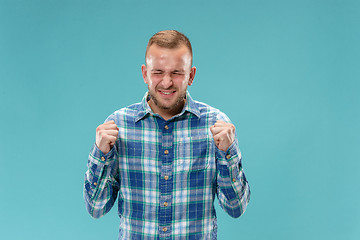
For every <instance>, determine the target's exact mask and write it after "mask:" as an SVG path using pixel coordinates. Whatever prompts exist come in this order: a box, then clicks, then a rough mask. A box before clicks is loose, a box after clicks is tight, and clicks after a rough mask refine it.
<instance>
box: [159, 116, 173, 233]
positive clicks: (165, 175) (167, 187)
mask: <svg viewBox="0 0 360 240" xmlns="http://www.w3.org/2000/svg"><path fill="white" fill-rule="evenodd" d="M163 124H164V123H163ZM159 125H160V126H161V123H160V124H159ZM172 126H173V124H172V123H171V122H169V123H167V124H166V123H165V124H164V125H162V127H161V128H160V131H161V132H162V142H161V145H162V152H161V153H160V155H162V166H161V175H162V179H161V182H160V212H159V218H160V221H159V224H160V225H159V231H160V239H163V238H164V239H165V238H166V239H167V238H168V237H169V236H170V234H171V225H170V224H171V222H172V207H171V204H170V203H171V202H172V197H173V196H172V194H173V189H172V188H173V183H172V169H173V161H174V159H173V158H174V153H173V152H172V151H173V149H174V148H173V135H172Z"/></svg>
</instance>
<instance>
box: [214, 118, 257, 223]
mask: <svg viewBox="0 0 360 240" xmlns="http://www.w3.org/2000/svg"><path fill="white" fill-rule="evenodd" d="M217 119H218V121H217V122H216V123H215V125H214V126H212V127H211V128H210V129H211V132H212V133H213V137H214V141H215V144H216V146H217V147H216V152H215V156H216V160H217V161H216V162H217V183H216V184H217V186H216V193H217V196H218V199H219V203H220V206H221V207H222V208H223V209H224V210H225V211H226V212H227V213H228V214H229V215H230V216H232V217H240V216H241V215H242V214H243V213H244V212H245V210H246V207H247V204H248V203H249V200H250V187H249V184H248V182H247V180H246V177H245V174H244V171H243V169H242V164H241V153H240V150H239V146H238V141H237V139H236V135H235V127H234V125H232V124H231V123H230V120H229V119H228V118H227V116H226V115H225V114H222V113H220V114H219V115H218V117H217Z"/></svg>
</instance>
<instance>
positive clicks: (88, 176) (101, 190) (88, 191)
mask: <svg viewBox="0 0 360 240" xmlns="http://www.w3.org/2000/svg"><path fill="white" fill-rule="evenodd" d="M87 167H88V169H87V171H86V173H85V184H84V199H85V203H86V209H87V210H88V212H89V213H90V215H91V216H92V217H94V218H100V217H101V216H103V215H105V214H106V213H108V212H109V211H110V209H111V208H112V207H113V205H114V203H115V201H116V198H117V194H118V191H119V188H120V182H119V181H120V180H119V167H118V160H117V149H116V144H115V145H114V147H112V149H111V150H110V151H109V152H108V153H107V154H104V153H103V152H102V151H101V150H100V149H99V148H98V147H97V146H96V144H94V146H93V147H92V149H91V151H90V154H89V157H88V164H87Z"/></svg>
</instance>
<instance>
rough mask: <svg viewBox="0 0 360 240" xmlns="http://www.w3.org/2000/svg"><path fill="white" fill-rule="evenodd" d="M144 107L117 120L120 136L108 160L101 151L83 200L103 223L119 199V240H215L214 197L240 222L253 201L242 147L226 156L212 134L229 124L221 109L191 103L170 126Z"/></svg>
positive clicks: (91, 163)
mask: <svg viewBox="0 0 360 240" xmlns="http://www.w3.org/2000/svg"><path fill="white" fill-rule="evenodd" d="M147 100H148V97H147V94H146V95H145V96H144V98H143V100H142V102H140V103H136V104H133V105H131V106H129V107H126V108H122V109H120V110H118V111H116V112H114V113H113V114H112V115H110V116H109V117H108V118H107V119H106V121H110V120H114V121H115V123H116V124H117V126H118V128H119V136H118V139H117V141H116V143H115V145H114V147H113V148H112V149H111V150H110V152H109V153H107V154H103V153H102V152H101V151H100V150H99V149H98V148H97V146H96V145H95V144H94V146H93V148H92V150H91V152H90V154H89V159H88V170H87V172H86V174H85V187H84V198H85V201H86V207H87V210H88V211H89V213H90V214H91V215H92V216H93V217H95V218H99V217H101V216H103V215H104V214H106V213H107V212H108V211H109V210H110V209H111V208H112V206H113V205H114V203H115V201H116V199H118V213H119V217H120V230H119V239H174V240H175V239H176V240H177V239H179V240H180V239H216V235H217V223H216V213H215V208H214V199H215V195H216V196H217V197H218V199H219V203H220V205H221V207H222V208H223V209H224V210H225V211H226V212H227V213H228V214H229V215H230V216H232V217H239V216H240V215H241V214H242V213H243V212H244V211H245V209H246V206H247V204H248V202H249V199H250V189H249V185H248V183H247V180H246V178H245V175H244V171H243V169H242V164H241V153H240V151H239V147H238V142H237V140H235V141H234V143H233V144H232V145H231V146H230V147H229V149H228V150H227V151H226V152H224V151H221V150H219V149H218V148H217V147H216V146H215V143H214V140H213V137H212V133H211V131H210V126H211V125H213V124H214V123H215V122H216V121H217V120H223V121H226V122H230V120H229V119H228V117H227V116H226V115H225V114H224V113H222V112H220V111H219V110H218V109H215V108H212V107H210V106H208V105H206V104H204V103H201V102H197V101H194V100H192V99H191V97H190V95H189V93H187V97H186V100H187V101H186V104H185V106H184V108H183V110H182V112H181V113H180V114H178V115H176V116H174V117H172V118H171V119H169V120H168V121H165V120H164V119H163V118H161V117H160V116H159V115H157V114H154V113H153V112H152V110H151V108H150V107H149V105H148V103H147Z"/></svg>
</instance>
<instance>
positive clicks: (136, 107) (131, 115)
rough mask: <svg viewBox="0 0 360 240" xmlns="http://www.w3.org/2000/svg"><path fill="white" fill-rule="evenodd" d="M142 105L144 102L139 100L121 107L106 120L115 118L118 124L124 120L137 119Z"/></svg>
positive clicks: (121, 123)
mask: <svg viewBox="0 0 360 240" xmlns="http://www.w3.org/2000/svg"><path fill="white" fill-rule="evenodd" d="M141 107H142V103H141V102H139V103H134V104H131V105H129V106H127V107H123V108H120V109H118V110H116V111H115V112H113V113H112V114H111V115H110V116H109V117H107V119H106V120H105V122H107V121H111V120H114V121H115V123H116V124H117V125H123V123H124V122H128V121H135V119H136V118H137V116H138V115H139V111H140V109H141Z"/></svg>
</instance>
